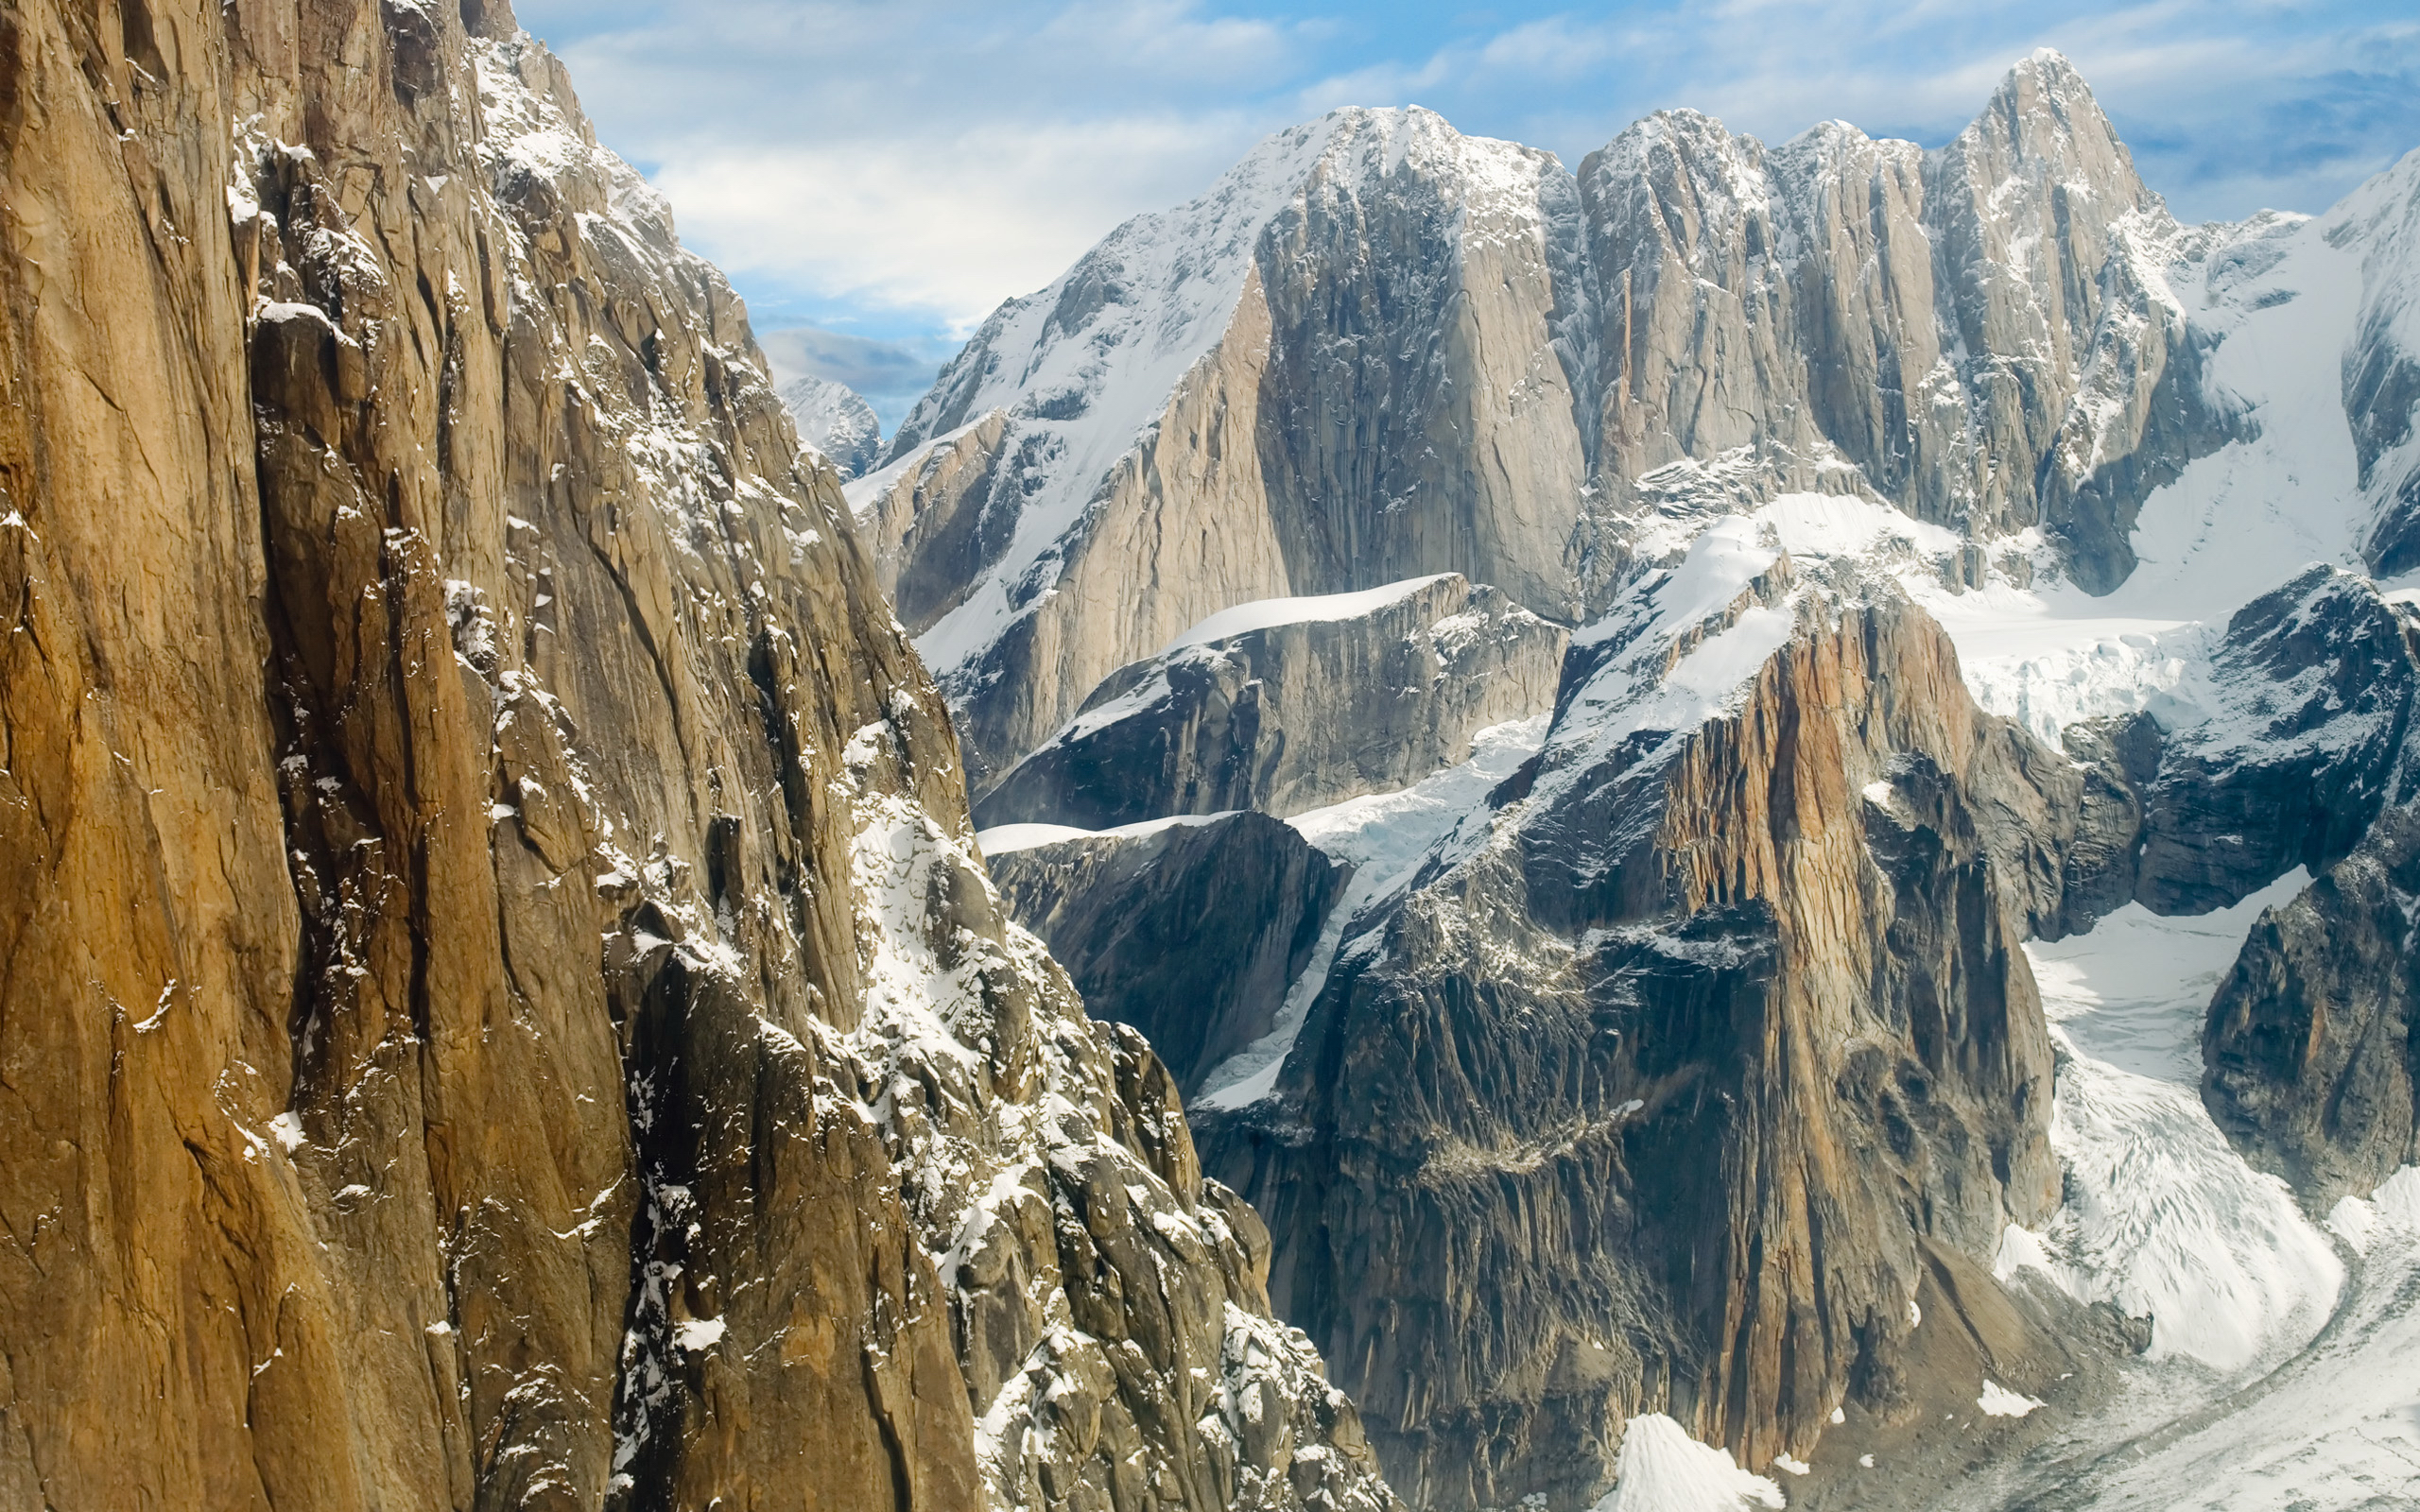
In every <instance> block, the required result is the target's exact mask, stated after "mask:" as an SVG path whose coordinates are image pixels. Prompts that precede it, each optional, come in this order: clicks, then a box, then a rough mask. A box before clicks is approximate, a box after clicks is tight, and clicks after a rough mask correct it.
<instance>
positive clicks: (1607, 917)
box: [1197, 533, 2059, 1507]
mask: <svg viewBox="0 0 2420 1512" xmlns="http://www.w3.org/2000/svg"><path fill="white" fill-rule="evenodd" d="M1790 581H1791V580H1790V575H1789V567H1788V563H1787V561H1786V560H1784V559H1780V558H1777V557H1776V556H1775V554H1774V553H1772V551H1770V550H1765V551H1761V552H1760V551H1756V550H1755V549H1753V547H1752V546H1751V545H1750V544H1749V543H1748V542H1747V541H1742V540H1741V539H1740V538H1739V537H1738V536H1737V535H1730V536H1725V535H1722V534H1720V533H1718V534H1717V535H1716V536H1714V537H1710V538H1707V539H1706V540H1704V541H1701V543H1700V544H1699V545H1698V546H1697V547H1695V548H1693V549H1692V551H1691V553H1690V556H1689V559H1688V560H1687V561H1685V562H1684V563H1683V564H1682V565H1681V567H1680V568H1678V569H1676V570H1674V571H1671V572H1668V573H1657V574H1654V575H1651V576H1650V577H1649V578H1647V579H1644V580H1642V582H1641V583H1640V585H1639V586H1638V587H1637V588H1636V589H1635V590H1634V593H1633V594H1632V595H1631V596H1629V597H1626V598H1625V600H1624V601H1623V603H1622V604H1621V605H1619V606H1617V608H1616V610H1615V611H1614V612H1613V613H1611V614H1609V615H1608V616H1607V617H1606V618H1605V619H1603V620H1601V621H1599V622H1598V623H1596V624H1593V625H1591V626H1590V627H1587V628H1585V629H1583V630H1582V632H1581V633H1580V635H1579V636H1578V638H1577V639H1578V643H1579V646H1580V649H1579V650H1577V651H1575V661H1576V662H1577V661H1578V660H1579V659H1580V658H1582V657H1583V656H1584V657H1585V658H1587V661H1588V664H1589V665H1590V670H1588V671H1586V672H1585V673H1583V674H1581V676H1580V679H1578V680H1577V681H1576V683H1575V685H1573V686H1569V687H1567V688H1566V690H1565V694H1564V698H1563V700H1562V703H1561V705H1560V707H1559V709H1558V711H1557V713H1556V716H1555V722H1554V726H1553V728H1552V730H1550V732H1549V733H1548V735H1547V740H1546V745H1545V747H1544V749H1543V750H1542V751H1541V753H1540V755H1539V756H1538V757H1537V758H1536V760H1535V761H1534V762H1533V763H1532V764H1531V765H1530V766H1529V767H1528V768H1525V769H1524V771H1523V772H1522V773H1521V774H1519V775H1518V776H1516V777H1515V778H1514V779H1513V781H1512V782H1507V783H1505V784H1504V785H1503V786H1501V787H1499V788H1498V789H1497V790H1496V793H1495V797H1494V799H1493V800H1492V802H1491V804H1490V805H1489V807H1488V808H1487V809H1486V810H1483V811H1481V812H1480V813H1478V814H1475V815H1474V816H1472V817H1471V818H1470V819H1468V820H1466V821H1464V823H1463V824H1462V825H1461V829H1460V830H1459V831H1458V832H1457V833H1455V834H1454V835H1453V836H1452V837H1450V838H1449V839H1448V840H1447V841H1446V842H1445V843H1444V844H1443V845H1442V846H1441V847H1440V848H1439V850H1438V851H1436V852H1435V854H1434V855H1433V856H1432V858H1431V859H1430V861H1429V862H1428V864H1427V865H1426V866H1425V867H1423V868H1420V869H1419V870H1418V872H1417V873H1416V875H1415V876H1414V878H1413V880H1412V882H1411V885H1409V887H1407V888H1405V889H1404V890H1402V891H1400V892H1398V893H1397V894H1395V895H1394V896H1393V897H1392V898H1390V899H1388V900H1385V901H1384V902H1382V903H1381V904H1380V905H1378V906H1376V907H1374V908H1372V909H1370V910H1367V911H1365V913H1364V914H1362V915H1361V916H1360V917H1357V919H1355V920H1354V921H1353V922H1352V924H1351V925H1350V926H1349V928H1348V930H1347V934H1346V938H1345V940H1344V942H1343V945H1342V948H1341V949H1340V950H1339V951H1338V953H1337V954H1336V956H1335V961H1334V964H1333V966H1332V967H1331V968H1330V969H1329V972H1328V975H1327V977H1326V980H1325V983H1324V986H1323V988H1322V990H1321V992H1320V994H1319V996H1318V998H1317V1000H1316V1002H1315V1004H1314V1005H1312V1007H1311V1010H1310V1013H1309V1015H1308V1018H1307V1021H1306V1022H1305V1023H1304V1024H1303V1026H1302V1028H1301V1030H1300V1034H1299V1037H1298V1039H1297V1040H1295V1042H1294V1045H1293V1048H1292V1051H1291V1054H1290V1055H1289V1057H1288V1059H1287V1060H1286V1062H1285V1065H1284V1069H1283V1071H1282V1072H1281V1073H1280V1074H1278V1076H1277V1078H1276V1089H1275V1092H1274V1095H1273V1096H1271V1097H1269V1098H1266V1099H1263V1100H1260V1101H1257V1102H1253V1103H1249V1104H1247V1105H1245V1106H1243V1107H1242V1108H1238V1109H1235V1110H1232V1111H1230V1110H1225V1109H1213V1110H1197V1120H1198V1125H1197V1127H1198V1135H1199V1137H1200V1138H1201V1141H1202V1149H1203V1151H1204V1160H1205V1165H1206V1167H1207V1168H1209V1169H1211V1170H1213V1171H1216V1172H1219V1173H1221V1174H1222V1175H1223V1177H1224V1178H1225V1179H1227V1180H1228V1181H1230V1182H1231V1183H1232V1184H1235V1185H1236V1187H1237V1189H1238V1190H1239V1191H1242V1192H1244V1193H1246V1194H1247V1195H1249V1196H1250V1197H1252V1198H1253V1200H1254V1201H1255V1203H1256V1204H1257V1205H1258V1206H1259V1207H1260V1208H1261V1211H1264V1212H1265V1213H1266V1214H1268V1216H1269V1218H1270V1222H1271V1232H1272V1235H1273V1239H1274V1245H1275V1250H1276V1255H1277V1261H1276V1264H1275V1266H1274V1268H1273V1270H1272V1273H1271V1297H1272V1299H1273V1300H1274V1301H1275V1302H1276V1304H1277V1306H1278V1308H1279V1310H1280V1311H1281V1312H1282V1313H1283V1314H1285V1315H1287V1316H1288V1317H1289V1318H1291V1319H1293V1320H1294V1321H1296V1322H1297V1323H1299V1324H1301V1325H1302V1326H1304V1327H1305V1329H1306V1331H1307V1332H1310V1333H1311V1334H1312V1336H1313V1337H1314V1338H1315V1339H1317V1340H1319V1341H1320V1342H1321V1343H1322V1346H1323V1347H1324V1349H1325V1350H1326V1353H1327V1356H1328V1358H1329V1359H1330V1361H1331V1362H1332V1363H1333V1365H1334V1367H1335V1369H1336V1371H1337V1373H1338V1378H1339V1380H1340V1382H1342V1383H1347V1384H1348V1389H1354V1390H1357V1391H1358V1393H1359V1394H1360V1399H1359V1400H1362V1401H1364V1402H1365V1403H1366V1406H1367V1411H1368V1414H1369V1417H1368V1421H1369V1423H1370V1424H1371V1434H1372V1437H1373V1440H1374V1443H1375V1444H1376V1445H1377V1447H1378V1451H1379V1453H1380V1457H1381V1461H1382V1463H1384V1464H1385V1465H1386V1466H1387V1467H1388V1469H1389V1472H1390V1475H1391V1478H1392V1480H1393V1482H1394V1484H1395V1485H1396V1486H1397V1487H1398V1488H1399V1489H1400V1490H1402V1491H1403V1493H1404V1494H1405V1495H1406V1496H1407V1497H1408V1498H1409V1499H1410V1500H1411V1501H1413V1502H1414V1503H1416V1504H1422V1505H1430V1506H1441V1507H1484V1506H1502V1505H1510V1504H1513V1503H1516V1502H1519V1501H1520V1500H1521V1499H1523V1498H1524V1497H1529V1496H1542V1497H1544V1498H1545V1499H1546V1501H1547V1504H1549V1505H1554V1506H1576V1505H1583V1504H1585V1503H1587V1502H1588V1501H1589V1500H1590V1499H1592V1498H1594V1497H1595V1496H1597V1495H1598V1494H1599V1492H1601V1491H1602V1490H1603V1488H1604V1486H1606V1484H1607V1482H1608V1480H1609V1478H1610V1476H1611V1473H1612V1470H1613V1466H1614V1463H1615V1454H1616V1443H1615V1438H1616V1435H1617V1433H1618V1428H1617V1425H1618V1424H1620V1423H1621V1422H1623V1421H1624V1420H1625V1419H1626V1418H1628V1417H1631V1416H1633V1415H1634V1414H1636V1413H1640V1412H1666V1413H1668V1414H1670V1415H1671V1416H1672V1417H1675V1418H1676V1419H1678V1420H1679V1421H1680V1422H1681V1423H1682V1424H1683V1425H1684V1426H1685V1428H1687V1429H1688V1430H1689V1432H1690V1433H1691V1434H1693V1435H1695V1436H1697V1437H1699V1438H1701V1439H1703V1440H1704V1441H1707V1442H1710V1443H1715V1444H1720V1445H1723V1446H1726V1447H1727V1448H1729V1449H1730V1450H1731V1451H1732V1452H1733V1453H1734V1455H1735V1457H1737V1459H1738V1460H1739V1461H1740V1462H1741V1463H1744V1464H1749V1465H1757V1466H1761V1465H1764V1464H1767V1463H1769V1462H1771V1461H1772V1458H1773V1456H1774V1455H1775V1454H1777V1453H1780V1452H1785V1451H1787V1452H1792V1453H1796V1454H1800V1455H1804V1454H1805V1453H1806V1452H1808V1450H1809V1449H1810V1447H1811V1445H1812V1444H1813V1442H1814V1440H1815V1438H1816V1437H1817V1436H1818V1435H1821V1433H1822V1432H1823V1431H1824V1425H1825V1424H1826V1422H1827V1420H1828V1419H1829V1415H1830V1414H1831V1413H1832V1412H1833V1410H1834V1409H1835V1408H1837V1407H1840V1406H1841V1405H1842V1404H1843V1403H1851V1402H1854V1403H1856V1404H1858V1405H1860V1406H1861V1407H1862V1408H1863V1409H1864V1410H1866V1411H1869V1412H1871V1413H1874V1414H1876V1415H1879V1416H1880V1417H1886V1418H1887V1417H1894V1416H1896V1417H1904V1416H1906V1415H1907V1414H1909V1413H1910V1412H1913V1411H1916V1410H1918V1409H1917V1408H1916V1407H1915V1405H1914V1400H1915V1398H1914V1395H1913V1394H1912V1393H1911V1392H1910V1390H1909V1389H1908V1386H1907V1383H1906V1378H1905V1375H1904V1370H1905V1367H1906V1360H1907V1356H1908V1351H1909V1349H1910V1331H1911V1326H1912V1325H1911V1313H1910V1305H1909V1304H1910V1300H1911V1299H1912V1298H1913V1297H1915V1295H1916V1292H1917V1289H1918V1287H1919V1285H1920V1284H1921V1283H1922V1281H1923V1278H1924V1275H1925V1272H1926V1262H1925V1260H1924V1259H1923V1258H1922V1257H1923V1255H1924V1253H1925V1252H1926V1249H1925V1246H1943V1247H1945V1248H1946V1249H1948V1250H1952V1251H1960V1252H1962V1253H1964V1254H1966V1255H1968V1256H1988V1255H1989V1254H1990V1252H1991V1250H1992V1248H1993V1246H1995V1245H1996V1244H1997V1240H1998V1236H1999V1234H2000V1231H2001V1229H2002V1227H2003V1226H2004V1225H2005V1224H2006V1223H2008V1222H2010V1221H2013V1220H2014V1221H2018V1222H2028V1221H2033V1220H2034V1219H2037V1218H2038V1217H2039V1216H2040V1215H2042V1214H2043V1213H2045V1212H2047V1211H2048V1210H2049V1208H2050V1207H2051V1206H2053V1205H2054V1204H2055V1203H2056V1201H2057V1197H2058V1185H2059V1177H2058V1167H2057V1164H2056V1161H2055V1160H2053V1159H2052V1157H2051V1155H2050V1151H2049V1147H2048V1140H2047V1137H2046V1134H2047V1123H2048V1102H2049V1092H2050V1084H2049V1078H2050V1070H2051V1066H2050V1050H2049V1042H2048V1038H2047V1033H2046V1030H2045V1027H2044V1024H2043V1021H2042V1017H2041V1011H2040V1008H2039V1005H2038V1003H2037V1000H2036V998H2035V995H2034V991H2033V987H2032V981H2031V974H2030V972H2029V971H2028V968H2027V966H2026V964H2025V962H2024V959H2023V956H2022V954H2021V953H2020V952H2019V951H2018V950H2017V948H2016V942H2017V940H2018V939H2019V938H2020V937H2021V932H2022V929H2023V919H2024V917H2025V906H2026V905H2025V903H2024V902H2023V900H2022V897H2021V886H2019V885H2012V884H2011V882H2010V881H2009V880H2008V879H2005V878H2004V877H2003V876H2002V875H2001V874H2000V871H1999V869H1998V868H1997V866H1996V864H1995V862H1994V860H1993V857H1992V853H1991V851H1990V848H1989V846H1988V845H1987V843H1986V839H1985V836H1984V834H1983V833H1982V827H1981V823H1980V821H1979V810H1980V808H1981V806H1982V805H1983V804H1984V802H1985V801H1987V800H1986V798H1985V796H1984V795H1986V794H1988V793H1990V792H1993V791H1996V790H1999V789H2002V788H2005V787H2006V786H2007V785H2008V784H2009V783H2011V782H2015V781H2016V779H2014V778H2013V777H2012V776H2011V775H2010V774H2009V772H2008V770H2007V769H2006V760H2005V757H2004V754H2002V753H2003V751H2004V747H2003V746H2001V745H2000V744H1999V740H2000V737H2001V735H2002V734H2003V732H2004V731H2005V728H2006V727H2004V726H2003V725H2001V723H2000V722H1998V721H1995V720H1992V719H1989V718H1988V717H1985V716H1982V715H1980V714H1979V713H1977V712H1976V710H1975V709H1974V707H1973V705H1972V703H1971V701H1969V699H1968V698H1967V696H1966V694H1965V692H1964V689H1963V687H1962V685H1961V683H1960V681H1959V677H1958V670H1957V662H1956V657H1955V654H1954V652H1952V651H1951V650H1950V648H1949V645H1948V643H1947V641H1946V639H1945V637H1943V636H1942V635H1941V633H1940V632H1939V630H1938V629H1937V628H1936V627H1933V626H1932V625H1931V624H1930V622H1929V621H1927V619H1926V618H1925V617H1924V616H1923V615H1922V614H1921V613H1919V612H1917V611H1915V610H1911V609H1909V608H1907V607H1906V606H1905V605H1903V604H1893V603H1892V602H1889V601H1887V600H1884V601H1877V602H1875V603H1872V604H1867V605H1858V604H1843V603H1842V602H1841V601H1840V600H1837V599H1835V598H1832V597H1831V596H1829V595H1827V594H1824V593H1815V592H1811V591H1808V590H1804V589H1797V590H1794V589H1792V587H1791V586H1790ZM2020 738H2021V737H2020Z"/></svg>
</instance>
